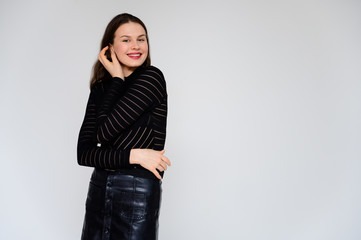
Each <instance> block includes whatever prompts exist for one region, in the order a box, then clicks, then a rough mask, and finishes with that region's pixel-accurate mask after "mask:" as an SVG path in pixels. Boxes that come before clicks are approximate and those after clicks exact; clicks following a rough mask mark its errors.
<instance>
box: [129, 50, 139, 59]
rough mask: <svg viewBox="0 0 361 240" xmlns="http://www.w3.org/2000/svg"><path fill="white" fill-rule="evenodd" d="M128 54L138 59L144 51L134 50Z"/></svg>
mask: <svg viewBox="0 0 361 240" xmlns="http://www.w3.org/2000/svg"><path fill="white" fill-rule="evenodd" d="M127 55H128V57H130V58H131V59H135V60H137V59H139V58H140V57H141V56H142V53H140V52H132V53H128V54H127Z"/></svg>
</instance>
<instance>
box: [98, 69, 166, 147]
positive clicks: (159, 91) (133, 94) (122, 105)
mask: <svg viewBox="0 0 361 240" xmlns="http://www.w3.org/2000/svg"><path fill="white" fill-rule="evenodd" d="M133 81H134V82H133V83H132V84H131V86H130V87H129V88H128V89H127V90H126V91H125V93H124V95H123V96H122V97H120V98H119V99H118V100H117V102H116V103H115V105H114V108H112V110H111V111H109V113H108V114H103V115H102V116H100V118H99V119H98V130H97V141H98V142H99V143H101V144H104V143H107V142H109V141H111V140H113V139H114V137H116V136H118V135H119V134H120V133H122V131H124V130H125V129H127V128H129V126H131V125H132V124H133V123H135V122H136V121H137V120H138V119H139V118H140V117H141V115H142V114H143V113H145V112H146V111H149V110H151V108H152V106H153V104H160V103H161V102H162V101H163V99H164V98H166V97H167V93H166V83H165V80H164V76H163V74H162V72H161V71H160V70H159V69H158V68H155V67H153V66H151V67H148V68H147V69H146V70H145V71H144V72H143V73H142V74H140V75H139V76H138V77H137V78H136V79H134V80H133Z"/></svg>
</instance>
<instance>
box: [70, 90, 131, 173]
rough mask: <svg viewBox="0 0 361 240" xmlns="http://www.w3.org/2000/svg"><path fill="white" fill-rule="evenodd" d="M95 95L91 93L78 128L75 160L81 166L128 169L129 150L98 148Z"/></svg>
mask: <svg viewBox="0 0 361 240" xmlns="http://www.w3.org/2000/svg"><path fill="white" fill-rule="evenodd" d="M96 118H97V110H96V93H95V92H94V91H91V93H90V96H89V100H88V103H87V107H86V112H85V117H84V121H83V124H82V126H81V128H80V132H79V137H78V145H77V160H78V164H79V165H82V166H89V167H96V168H108V169H120V168H129V167H130V163H129V155H130V149H120V150H115V149H113V148H111V147H109V146H108V147H99V146H98V145H97V143H96V141H95V137H96V128H97V126H96V121H97V120H96Z"/></svg>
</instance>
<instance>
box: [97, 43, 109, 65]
mask: <svg viewBox="0 0 361 240" xmlns="http://www.w3.org/2000/svg"><path fill="white" fill-rule="evenodd" d="M108 48H109V46H106V47H105V48H103V49H102V50H101V51H100V53H99V55H98V59H99V61H100V62H101V63H103V62H104V60H105V59H107V57H106V55H105V52H106V51H107V50H108Z"/></svg>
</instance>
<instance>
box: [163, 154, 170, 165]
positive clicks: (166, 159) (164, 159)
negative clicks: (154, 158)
mask: <svg viewBox="0 0 361 240" xmlns="http://www.w3.org/2000/svg"><path fill="white" fill-rule="evenodd" d="M161 159H162V161H163V162H165V163H166V164H168V166H170V165H171V163H170V161H169V159H168V158H167V157H166V156H164V155H163V156H162V157H161Z"/></svg>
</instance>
